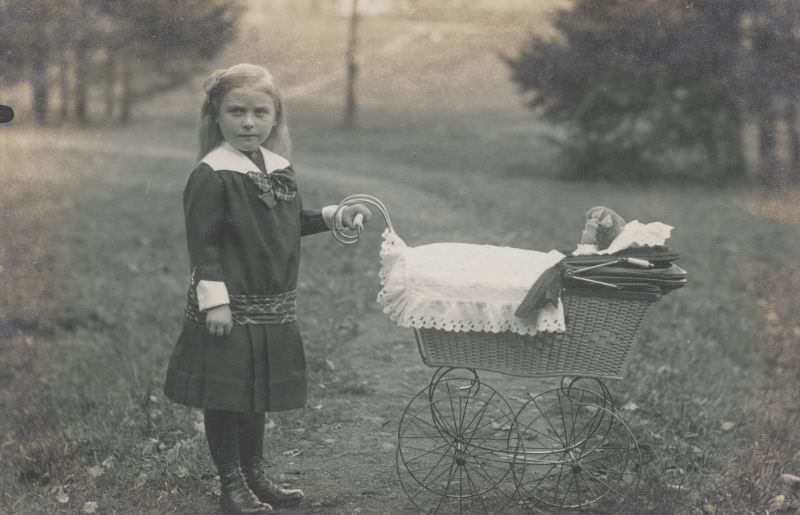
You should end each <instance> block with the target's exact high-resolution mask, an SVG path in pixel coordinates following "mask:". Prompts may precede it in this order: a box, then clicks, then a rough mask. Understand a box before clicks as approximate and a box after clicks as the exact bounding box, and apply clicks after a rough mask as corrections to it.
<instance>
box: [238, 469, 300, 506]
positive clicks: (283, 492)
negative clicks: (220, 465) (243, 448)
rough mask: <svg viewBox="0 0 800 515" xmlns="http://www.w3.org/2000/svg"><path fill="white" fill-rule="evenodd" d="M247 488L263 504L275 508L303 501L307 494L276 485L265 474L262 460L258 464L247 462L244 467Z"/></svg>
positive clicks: (296, 489)
mask: <svg viewBox="0 0 800 515" xmlns="http://www.w3.org/2000/svg"><path fill="white" fill-rule="evenodd" d="M242 469H243V472H244V477H245V480H246V481H247V486H249V487H250V490H252V491H253V493H254V494H255V495H256V497H258V499H259V500H260V501H262V502H265V503H269V504H272V505H273V506H288V505H291V504H297V503H299V502H300V501H302V500H303V497H305V494H303V491H302V490H300V489H298V488H281V487H280V486H279V485H277V484H275V482H274V481H272V480H271V479H270V478H269V477H267V475H266V473H265V472H264V464H263V461H262V460H261V459H259V460H258V461H257V462H254V461H251V460H250V461H246V462H245V463H244V464H243V466H242Z"/></svg>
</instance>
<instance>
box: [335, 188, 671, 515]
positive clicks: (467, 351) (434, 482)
mask: <svg viewBox="0 0 800 515" xmlns="http://www.w3.org/2000/svg"><path fill="white" fill-rule="evenodd" d="M356 202H365V203H368V204H371V205H373V206H375V207H376V208H377V209H378V211H379V212H380V213H381V214H382V216H383V218H384V220H385V222H386V226H387V232H388V233H390V234H391V233H394V228H393V226H392V223H391V220H390V219H389V214H388V211H387V209H386V207H385V206H384V205H383V203H382V202H381V201H379V200H378V199H376V198H374V197H372V196H369V195H353V196H350V197H347V198H346V199H344V200H343V201H342V205H348V204H352V203H356ZM334 236H335V237H336V238H337V239H338V240H339V241H340V242H341V243H345V244H350V243H354V242H355V241H357V239H358V234H356V233H352V232H351V233H342V232H340V231H335V232H334ZM649 252H650V254H651V257H652V258H653V259H642V258H640V257H635V256H632V255H614V256H584V257H575V258H572V257H569V258H565V259H564V260H563V261H562V262H561V264H560V265H559V266H560V267H561V274H560V280H561V281H562V283H563V284H561V286H562V287H561V289H560V291H561V295H560V299H561V301H562V302H563V316H564V322H565V330H563V331H561V332H537V333H535V334H519V333H517V332H512V331H499V332H489V331H472V330H466V331H465V330H459V331H454V330H445V329H441V328H435V327H414V328H413V330H414V334H415V336H416V341H417V344H418V348H419V353H420V356H421V357H422V360H423V362H424V363H425V364H426V365H428V366H431V367H435V368H436V370H435V371H434V373H433V375H432V378H431V380H430V383H429V384H428V385H427V386H426V387H425V388H423V389H422V390H421V391H419V393H417V394H416V396H414V397H413V398H412V399H411V401H410V402H409V403H408V405H407V406H406V409H405V410H404V412H403V415H402V418H401V420H400V423H399V427H398V442H397V460H396V461H397V471H398V476H399V479H400V483H401V485H402V486H403V489H404V490H405V492H406V494H407V495H408V497H409V498H410V500H411V501H412V502H413V504H414V505H415V507H416V508H417V509H419V510H420V511H422V512H425V513H515V512H525V511H533V512H536V513H542V512H557V513H561V512H567V511H573V512H574V511H577V512H587V511H591V512H595V511H599V512H602V513H607V512H618V511H619V510H620V509H622V506H623V505H624V504H625V503H626V501H628V500H630V499H632V498H633V497H634V496H635V494H636V490H637V486H638V481H639V465H640V461H641V456H640V449H639V446H638V443H637V441H636V438H635V437H634V436H633V433H632V432H631V430H630V429H629V427H628V425H627V424H626V423H625V422H624V421H623V419H622V418H621V416H620V413H619V412H618V410H616V408H615V407H614V403H613V400H612V397H611V394H610V393H609V390H608V389H607V388H606V386H605V384H604V383H603V382H602V381H601V379H620V378H621V377H622V375H623V373H624V370H625V367H626V364H627V361H628V358H629V356H630V354H631V350H632V348H633V346H634V343H635V341H636V339H637V335H638V333H639V328H640V326H641V324H642V321H643V320H644V318H645V315H646V313H647V311H648V308H649V307H650V305H651V304H652V303H653V302H655V301H656V300H658V298H660V296H661V294H662V293H663V292H665V291H669V290H670V289H674V288H677V287H680V286H682V285H683V284H684V283H685V281H686V278H685V272H683V271H682V270H680V269H677V268H676V267H675V265H673V264H672V261H674V259H675V257H676V256H675V255H674V254H670V253H668V252H653V251H649ZM659 259H660V260H661V262H660V263H656V261H658V260H659ZM654 268H656V269H657V270H653V269H654ZM637 270H640V271H637ZM478 370H487V371H493V372H499V373H501V374H506V375H511V376H523V377H561V381H560V384H558V385H557V386H554V387H551V388H549V389H546V390H545V391H542V392H539V393H535V394H534V393H529V394H528V395H527V396H526V397H525V398H524V399H516V401H517V402H521V403H522V405H521V406H520V407H514V408H512V406H511V403H510V402H509V400H507V399H506V398H505V397H504V396H503V395H502V394H501V393H500V392H499V391H498V390H496V389H495V388H493V387H492V386H490V385H488V384H486V383H485V382H481V380H480V377H479V375H478V372H477V371H478Z"/></svg>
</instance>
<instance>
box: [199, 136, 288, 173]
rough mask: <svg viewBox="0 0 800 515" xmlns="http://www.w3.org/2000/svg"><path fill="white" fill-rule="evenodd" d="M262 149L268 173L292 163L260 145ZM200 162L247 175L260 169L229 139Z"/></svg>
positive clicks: (216, 169) (217, 168) (216, 168)
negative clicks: (229, 141)
mask: <svg viewBox="0 0 800 515" xmlns="http://www.w3.org/2000/svg"><path fill="white" fill-rule="evenodd" d="M260 149H261V155H262V156H263V157H264V165H265V167H266V169H267V173H272V172H274V171H275V170H282V169H284V168H288V167H289V166H290V165H291V163H290V162H289V161H288V160H287V159H286V158H284V157H283V156H280V155H278V154H276V153H275V152H272V151H270V150H267V149H266V148H264V147H260ZM200 162H201V163H205V164H207V165H208V166H210V167H211V168H212V169H213V170H214V171H219V170H230V171H232V172H239V173H243V174H245V175H247V172H258V171H259V170H258V167H257V166H256V164H255V163H254V162H253V161H251V160H250V158H249V157H247V156H246V155H244V153H243V152H242V151H240V150H239V149H237V148H236V147H234V146H233V145H231V144H230V143H228V142H227V141H223V142H222V144H221V145H220V146H218V147H217V148H215V149H214V150H212V151H211V152H209V153H208V154H206V156H205V157H204V158H203V159H201V160H200Z"/></svg>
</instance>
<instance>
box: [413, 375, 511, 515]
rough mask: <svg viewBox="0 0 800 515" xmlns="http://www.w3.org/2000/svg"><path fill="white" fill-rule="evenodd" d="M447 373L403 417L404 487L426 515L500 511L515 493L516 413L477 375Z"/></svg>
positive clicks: (420, 395)
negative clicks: (514, 423)
mask: <svg viewBox="0 0 800 515" xmlns="http://www.w3.org/2000/svg"><path fill="white" fill-rule="evenodd" d="M441 371H442V369H440V370H439V371H437V374H434V380H433V381H432V382H431V384H430V385H429V386H428V387H427V388H424V389H423V390H421V391H420V392H419V393H418V394H417V395H416V396H415V397H414V398H413V399H412V400H411V402H409V404H408V406H407V407H406V409H405V411H404V412H403V416H402V418H401V420H400V426H399V429H398V445H397V469H398V470H397V471H398V475H399V477H400V482H401V485H402V486H403V489H404V490H405V492H406V494H407V495H408V497H409V498H410V499H411V501H412V502H413V503H414V505H415V506H416V507H417V508H418V509H419V510H420V511H422V512H424V513H442V514H445V513H481V514H484V513H486V514H489V513H499V512H501V510H502V509H503V508H504V507H505V506H506V505H508V503H509V502H510V501H511V500H512V499H513V498H514V492H515V490H516V488H515V486H514V483H513V480H512V474H511V465H512V456H511V454H510V453H509V449H515V448H516V447H517V445H518V442H517V440H518V439H517V438H516V437H515V436H514V434H513V432H512V426H513V420H514V413H513V410H512V409H511V406H509V404H508V402H507V401H506V399H505V398H504V397H503V396H502V395H501V394H500V393H499V392H498V391H497V390H495V389H494V388H492V387H491V386H489V385H486V384H481V383H480V381H479V380H478V378H477V374H475V375H474V376H473V377H464V376H463V375H450V374H449V372H450V370H448V371H445V372H443V373H442V372H441ZM460 372H463V370H460Z"/></svg>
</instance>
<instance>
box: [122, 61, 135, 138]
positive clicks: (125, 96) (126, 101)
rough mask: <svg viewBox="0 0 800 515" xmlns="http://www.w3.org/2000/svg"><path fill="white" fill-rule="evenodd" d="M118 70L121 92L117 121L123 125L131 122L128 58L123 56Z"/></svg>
mask: <svg viewBox="0 0 800 515" xmlns="http://www.w3.org/2000/svg"><path fill="white" fill-rule="evenodd" d="M120 68H121V70H120V75H121V77H120V82H121V84H122V91H121V92H120V106H119V109H120V111H119V121H120V122H121V123H122V124H123V125H124V124H128V123H130V121H131V106H132V104H133V98H132V95H133V91H132V89H131V79H132V76H131V62H130V58H129V57H128V56H123V59H121V60H120Z"/></svg>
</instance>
